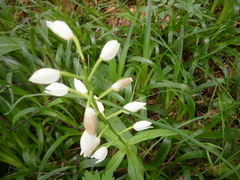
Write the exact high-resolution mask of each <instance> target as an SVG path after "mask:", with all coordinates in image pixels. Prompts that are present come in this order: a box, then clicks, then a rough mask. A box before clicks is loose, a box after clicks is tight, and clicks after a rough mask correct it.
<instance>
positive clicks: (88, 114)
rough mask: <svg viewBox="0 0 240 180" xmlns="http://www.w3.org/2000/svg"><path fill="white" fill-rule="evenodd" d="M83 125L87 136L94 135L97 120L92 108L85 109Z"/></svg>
mask: <svg viewBox="0 0 240 180" xmlns="http://www.w3.org/2000/svg"><path fill="white" fill-rule="evenodd" d="M83 124H84V127H85V129H86V131H87V132H88V134H90V135H93V134H96V131H97V125H98V118H97V114H96V112H95V111H94V109H93V108H91V107H87V108H86V109H85V113H84V119H83Z"/></svg>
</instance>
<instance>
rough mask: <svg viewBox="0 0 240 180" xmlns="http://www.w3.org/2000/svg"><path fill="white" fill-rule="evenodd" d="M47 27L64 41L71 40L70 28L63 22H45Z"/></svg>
mask: <svg viewBox="0 0 240 180" xmlns="http://www.w3.org/2000/svg"><path fill="white" fill-rule="evenodd" d="M46 24H47V27H48V28H50V29H51V30H52V31H53V32H54V33H55V34H56V35H58V36H59V37H60V38H62V39H64V40H67V41H68V40H71V39H72V38H73V32H72V30H71V29H70V27H69V26H68V25H67V24H66V23H65V22H63V21H59V20H57V21H54V22H52V21H46Z"/></svg>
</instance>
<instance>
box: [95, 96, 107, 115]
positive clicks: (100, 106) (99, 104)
mask: <svg viewBox="0 0 240 180" xmlns="http://www.w3.org/2000/svg"><path fill="white" fill-rule="evenodd" d="M94 99H96V104H97V106H98V110H99V112H100V113H102V112H103V111H104V110H105V108H104V105H103V103H101V102H100V101H98V100H97V99H98V97H97V96H95V95H94Z"/></svg>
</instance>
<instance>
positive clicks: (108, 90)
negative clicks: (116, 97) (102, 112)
mask: <svg viewBox="0 0 240 180" xmlns="http://www.w3.org/2000/svg"><path fill="white" fill-rule="evenodd" d="M112 90H113V88H109V89H107V90H106V91H104V92H103V93H102V94H101V95H100V96H99V98H98V100H99V99H101V98H103V97H104V96H106V95H107V94H109V93H110V92H111V91H112Z"/></svg>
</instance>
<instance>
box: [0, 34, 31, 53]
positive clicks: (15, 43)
mask: <svg viewBox="0 0 240 180" xmlns="http://www.w3.org/2000/svg"><path fill="white" fill-rule="evenodd" d="M23 44H24V45H25V46H27V47H28V48H29V47H30V43H29V41H26V40H25V39H23V38H19V37H0V54H6V53H8V52H11V51H15V50H19V49H21V46H22V45H23Z"/></svg>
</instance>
